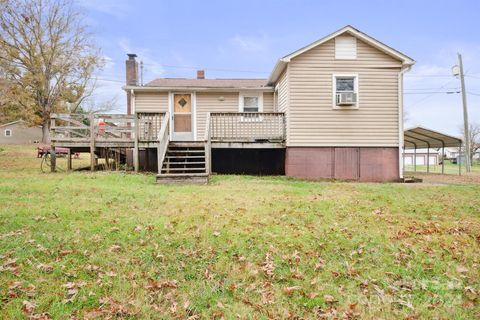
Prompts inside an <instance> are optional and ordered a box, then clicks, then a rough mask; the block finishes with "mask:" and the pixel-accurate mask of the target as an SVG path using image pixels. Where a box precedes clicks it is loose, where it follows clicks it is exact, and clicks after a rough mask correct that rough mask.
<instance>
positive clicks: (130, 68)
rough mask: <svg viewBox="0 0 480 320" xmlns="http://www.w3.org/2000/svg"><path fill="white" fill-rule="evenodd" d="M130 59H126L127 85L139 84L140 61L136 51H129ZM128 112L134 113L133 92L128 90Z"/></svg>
mask: <svg viewBox="0 0 480 320" xmlns="http://www.w3.org/2000/svg"><path fill="white" fill-rule="evenodd" d="M127 56H128V59H127V61H125V74H126V82H125V83H126V85H127V86H137V85H138V62H137V60H136V59H135V58H136V57H137V55H136V54H134V53H127ZM127 114H132V94H131V93H130V90H127Z"/></svg>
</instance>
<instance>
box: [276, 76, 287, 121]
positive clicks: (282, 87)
mask: <svg viewBox="0 0 480 320" xmlns="http://www.w3.org/2000/svg"><path fill="white" fill-rule="evenodd" d="M287 71H288V69H287V70H285V72H284V73H283V74H282V76H281V77H280V79H279V80H278V112H286V111H287V108H288V72H287Z"/></svg>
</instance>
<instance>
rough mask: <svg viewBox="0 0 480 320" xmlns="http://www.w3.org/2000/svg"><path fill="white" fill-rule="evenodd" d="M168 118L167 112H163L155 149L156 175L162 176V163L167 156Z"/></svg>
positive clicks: (168, 138)
mask: <svg viewBox="0 0 480 320" xmlns="http://www.w3.org/2000/svg"><path fill="white" fill-rule="evenodd" d="M169 126H170V116H169V113H168V112H165V116H164V118H163V120H162V125H161V126H160V132H159V134H158V148H157V160H158V174H162V166H163V161H164V160H165V155H166V154H167V148H168V143H169V142H170V128H169Z"/></svg>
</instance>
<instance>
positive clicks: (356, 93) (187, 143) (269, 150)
mask: <svg viewBox="0 0 480 320" xmlns="http://www.w3.org/2000/svg"><path fill="white" fill-rule="evenodd" d="M136 58H137V56H136V55H135V54H128V59H127V60H126V85H125V86H124V87H123V89H124V90H125V91H126V94H127V115H116V116H115V115H108V116H109V117H110V119H108V120H105V123H106V127H103V131H102V132H99V131H98V125H97V124H96V123H97V122H98V121H99V119H100V118H98V119H97V118H95V117H97V115H91V119H90V120H89V121H88V123H90V126H87V125H84V124H82V123H86V122H85V121H83V120H79V119H78V118H77V119H73V116H72V115H54V116H53V118H52V128H53V129H52V130H53V131H52V142H53V143H54V145H57V146H61V147H69V148H73V150H72V152H79V151H80V150H90V152H91V154H92V155H93V154H94V153H97V154H101V153H100V152H99V150H98V148H122V147H123V148H127V149H130V150H131V152H129V150H126V152H125V154H126V155H127V156H126V158H127V160H129V159H130V161H131V164H132V165H133V167H134V168H135V170H140V169H144V170H158V175H157V181H158V182H185V181H191V182H206V181H208V175H209V174H210V173H212V172H218V173H254V174H285V175H287V176H291V177H298V178H306V179H341V180H359V181H396V180H398V179H399V178H401V177H402V168H403V163H402V151H401V149H402V146H403V121H402V119H403V107H402V96H403V74H404V73H405V72H406V71H408V70H409V69H410V67H411V66H412V65H413V64H414V63H415V62H414V60H412V59H411V58H409V57H408V56H406V55H405V54H402V53H400V52H399V51H397V50H395V49H393V48H391V47H389V46H387V45H385V44H383V43H382V42H380V41H378V40H376V39H374V38H372V37H370V36H369V35H367V34H365V33H363V32H361V31H359V30H357V29H355V28H353V27H352V26H346V27H344V28H341V29H340V30H338V31H336V32H334V33H332V34H329V35H327V36H326V37H323V38H321V39H319V40H318V41H315V42H313V43H311V44H309V45H307V46H305V47H303V48H301V49H298V50H296V51H294V52H292V53H290V54H288V55H286V56H284V57H282V58H280V59H279V60H278V61H277V63H276V64H275V67H274V68H273V70H272V72H271V74H270V76H269V78H268V79H209V78H208V77H206V75H205V72H204V71H202V70H199V71H198V72H197V76H196V78H193V79H184V78H161V79H156V80H153V81H151V82H149V83H147V84H146V85H141V84H139V72H138V62H137V59H136ZM98 117H100V116H98ZM102 117H103V116H102ZM57 120H58V121H57ZM60 120H61V121H60ZM55 121H57V124H55ZM59 123H67V126H65V127H61V125H59ZM75 126H78V130H76V131H75V132H74V130H73V129H72V128H76V127H75ZM61 132H63V133H64V136H65V137H66V138H61V137H60V134H61ZM91 133H93V135H92V134H91ZM74 136H75V138H71V139H70V140H68V137H74ZM65 139H67V140H65ZM75 148H77V149H75ZM91 158H92V159H93V157H91ZM91 168H92V170H93V169H94V163H93V160H92V164H91Z"/></svg>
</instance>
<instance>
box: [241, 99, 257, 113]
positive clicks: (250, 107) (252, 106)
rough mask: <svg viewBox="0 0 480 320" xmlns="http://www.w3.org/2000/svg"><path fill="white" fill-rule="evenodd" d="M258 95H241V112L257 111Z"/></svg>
mask: <svg viewBox="0 0 480 320" xmlns="http://www.w3.org/2000/svg"><path fill="white" fill-rule="evenodd" d="M259 110H260V108H259V99H258V97H246V96H244V97H243V112H259Z"/></svg>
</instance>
